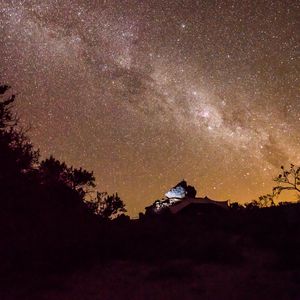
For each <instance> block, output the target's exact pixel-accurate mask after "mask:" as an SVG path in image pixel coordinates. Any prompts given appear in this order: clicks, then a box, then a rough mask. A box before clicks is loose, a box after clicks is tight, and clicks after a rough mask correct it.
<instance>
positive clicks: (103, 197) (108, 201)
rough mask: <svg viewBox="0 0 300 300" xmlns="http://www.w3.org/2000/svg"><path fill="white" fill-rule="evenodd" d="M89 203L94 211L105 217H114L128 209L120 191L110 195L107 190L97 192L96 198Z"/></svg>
mask: <svg viewBox="0 0 300 300" xmlns="http://www.w3.org/2000/svg"><path fill="white" fill-rule="evenodd" d="M87 204H88V206H89V208H90V209H91V211H93V213H95V214H96V215H99V216H101V217H103V218H104V219H112V218H114V217H117V216H119V215H120V214H122V213H124V212H126V211H127V210H126V208H125V204H124V202H123V201H122V200H121V198H120V197H119V195H118V193H116V194H113V195H108V194H107V193H106V192H102V193H101V192H97V194H96V198H95V199H94V200H92V201H88V202H87Z"/></svg>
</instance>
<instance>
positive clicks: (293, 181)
mask: <svg viewBox="0 0 300 300" xmlns="http://www.w3.org/2000/svg"><path fill="white" fill-rule="evenodd" d="M274 181H275V182H277V183H278V185H277V186H275V187H274V188H273V194H274V195H280V194H281V192H282V191H287V190H290V191H296V192H297V193H299V194H300V166H295V165H293V164H291V165H290V168H289V169H286V168H285V167H284V166H281V173H280V174H279V175H278V176H277V177H275V178H274Z"/></svg>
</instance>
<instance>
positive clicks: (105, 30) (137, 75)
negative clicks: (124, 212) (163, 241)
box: [0, 0, 300, 215]
mask: <svg viewBox="0 0 300 300" xmlns="http://www.w3.org/2000/svg"><path fill="white" fill-rule="evenodd" d="M298 14H299V4H298V3H297V1H171V0H170V1H166V0H164V1H67V0H62V1H47V0H43V1H4V0H0V33H1V43H0V56H1V63H0V81H1V82H3V83H7V84H9V85H11V86H12V87H13V90H14V91H15V92H16V93H17V94H18V101H17V104H16V110H17V111H18V113H19V114H20V116H21V118H22V122H23V125H24V126H28V125H30V128H31V129H30V131H29V136H30V138H31V139H32V141H33V142H34V145H35V146H36V147H37V148H39V149H40V151H41V154H42V157H46V156H48V155H50V154H53V155H54V156H55V157H57V158H58V159H61V160H64V161H66V162H67V163H68V164H70V165H74V166H77V167H79V166H82V167H84V168H86V169H89V170H94V172H95V175H96V178H97V184H98V189H99V190H107V191H108V192H115V191H118V192H119V194H120V195H121V197H122V198H123V199H124V201H125V203H126V205H127V207H128V210H129V213H130V214H131V215H136V214H137V213H138V212H139V211H142V210H143V208H144V207H145V206H146V205H148V204H149V203H152V202H153V200H155V199H156V198H159V197H161V196H162V195H163V194H164V192H166V190H168V189H169V188H170V187H171V186H173V185H174V184H176V183H177V182H178V181H180V180H182V179H183V178H184V179H186V180H187V181H188V183H189V184H192V185H195V187H196V188H197V190H198V194H199V195H202V196H204V195H208V196H210V197H211V198H215V199H224V200H225V199H232V200H238V201H241V202H243V201H249V200H251V199H253V198H255V197H257V196H259V195H260V194H262V193H266V192H270V188H271V186H272V176H274V175H276V170H277V169H278V168H279V167H280V165H282V164H288V163H290V162H293V163H295V164H297V163H298V164H299V163H300V153H299V144H300V99H299V80H298V79H299V60H298V54H299V52H298V51H299V48H298V45H299V34H298V30H297V29H298V26H299V24H298V23H297V15H298Z"/></svg>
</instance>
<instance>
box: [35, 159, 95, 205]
mask: <svg viewBox="0 0 300 300" xmlns="http://www.w3.org/2000/svg"><path fill="white" fill-rule="evenodd" d="M39 173H40V177H41V182H42V184H44V185H48V186H57V185H66V186H68V187H69V188H71V189H72V190H74V191H76V192H77V193H78V194H79V195H80V196H81V198H82V199H83V198H84V197H85V195H86V194H87V193H88V192H89V188H94V187H95V186H96V185H95V177H94V175H93V172H88V171H86V170H83V169H82V168H80V169H76V168H73V167H68V166H67V165H66V164H65V163H64V162H63V163H61V162H60V161H59V160H57V159H55V158H54V157H53V156H50V157H49V158H47V159H45V160H43V161H42V162H41V164H40V168H39Z"/></svg>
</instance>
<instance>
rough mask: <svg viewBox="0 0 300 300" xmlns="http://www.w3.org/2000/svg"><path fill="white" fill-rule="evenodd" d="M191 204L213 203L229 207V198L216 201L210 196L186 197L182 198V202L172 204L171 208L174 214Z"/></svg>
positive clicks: (225, 207)
mask: <svg viewBox="0 0 300 300" xmlns="http://www.w3.org/2000/svg"><path fill="white" fill-rule="evenodd" d="M190 204H213V205H217V206H219V207H221V208H224V209H228V200H226V201H216V200H212V199H209V198H208V197H206V196H205V197H204V198H189V197H186V198H184V199H182V200H181V201H180V202H178V203H175V204H174V205H172V206H170V207H169V209H170V211H171V213H172V214H177V213H178V212H179V211H180V210H182V209H183V208H185V207H187V206H188V205H190Z"/></svg>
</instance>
